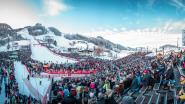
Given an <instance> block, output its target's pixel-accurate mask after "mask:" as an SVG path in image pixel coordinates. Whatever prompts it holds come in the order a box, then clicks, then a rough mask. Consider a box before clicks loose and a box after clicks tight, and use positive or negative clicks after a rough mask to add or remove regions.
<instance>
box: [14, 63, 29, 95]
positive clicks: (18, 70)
mask: <svg viewBox="0 0 185 104" xmlns="http://www.w3.org/2000/svg"><path fill="white" fill-rule="evenodd" d="M14 67H15V78H16V81H17V83H18V87H19V92H20V93H21V94H25V95H27V96H29V95H31V96H33V95H32V94H31V93H30V91H29V90H28V88H27V86H26V84H25V83H24V79H25V78H27V76H28V75H29V74H28V72H27V70H26V68H25V66H23V65H22V64H21V63H20V62H14Z"/></svg>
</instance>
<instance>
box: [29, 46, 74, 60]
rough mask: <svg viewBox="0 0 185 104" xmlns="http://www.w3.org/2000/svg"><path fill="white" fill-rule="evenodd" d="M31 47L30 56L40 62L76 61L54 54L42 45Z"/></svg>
mask: <svg viewBox="0 0 185 104" xmlns="http://www.w3.org/2000/svg"><path fill="white" fill-rule="evenodd" d="M31 49H32V55H31V58H32V59H35V60H38V61H41V62H49V61H52V62H59V63H67V62H68V63H74V62H76V61H75V60H72V59H68V58H66V57H61V56H59V55H56V54H54V53H52V52H51V51H50V50H48V49H47V48H46V47H43V46H41V45H32V47H31Z"/></svg>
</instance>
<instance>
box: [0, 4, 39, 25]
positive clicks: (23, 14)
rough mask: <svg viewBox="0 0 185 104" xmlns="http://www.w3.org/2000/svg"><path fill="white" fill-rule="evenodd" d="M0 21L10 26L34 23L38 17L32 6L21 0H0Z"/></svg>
mask: <svg viewBox="0 0 185 104" xmlns="http://www.w3.org/2000/svg"><path fill="white" fill-rule="evenodd" d="M0 1H1V3H0V22H1V23H7V24H9V25H10V26H11V27H12V28H20V27H24V26H28V25H34V24H35V23H36V22H38V17H37V14H36V12H35V11H34V9H33V8H31V7H30V6H28V5H27V3H25V2H24V1H23V0H0Z"/></svg>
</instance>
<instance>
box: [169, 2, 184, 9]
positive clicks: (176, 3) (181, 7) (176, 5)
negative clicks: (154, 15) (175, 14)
mask: <svg viewBox="0 0 185 104" xmlns="http://www.w3.org/2000/svg"><path fill="white" fill-rule="evenodd" d="M170 4H171V5H172V6H175V7H176V8H177V9H182V10H183V11H185V4H184V3H183V1H182V0H171V2H170Z"/></svg>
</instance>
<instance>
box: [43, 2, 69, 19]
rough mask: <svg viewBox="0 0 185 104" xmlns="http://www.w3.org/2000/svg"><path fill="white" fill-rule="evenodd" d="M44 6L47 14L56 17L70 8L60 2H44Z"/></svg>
mask: <svg viewBox="0 0 185 104" xmlns="http://www.w3.org/2000/svg"><path fill="white" fill-rule="evenodd" d="M44 4H45V9H46V13H47V14H48V15H50V16H56V15H58V14H60V13H61V12H65V11H67V10H68V6H67V5H66V4H64V2H63V1H59V0H44Z"/></svg>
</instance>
